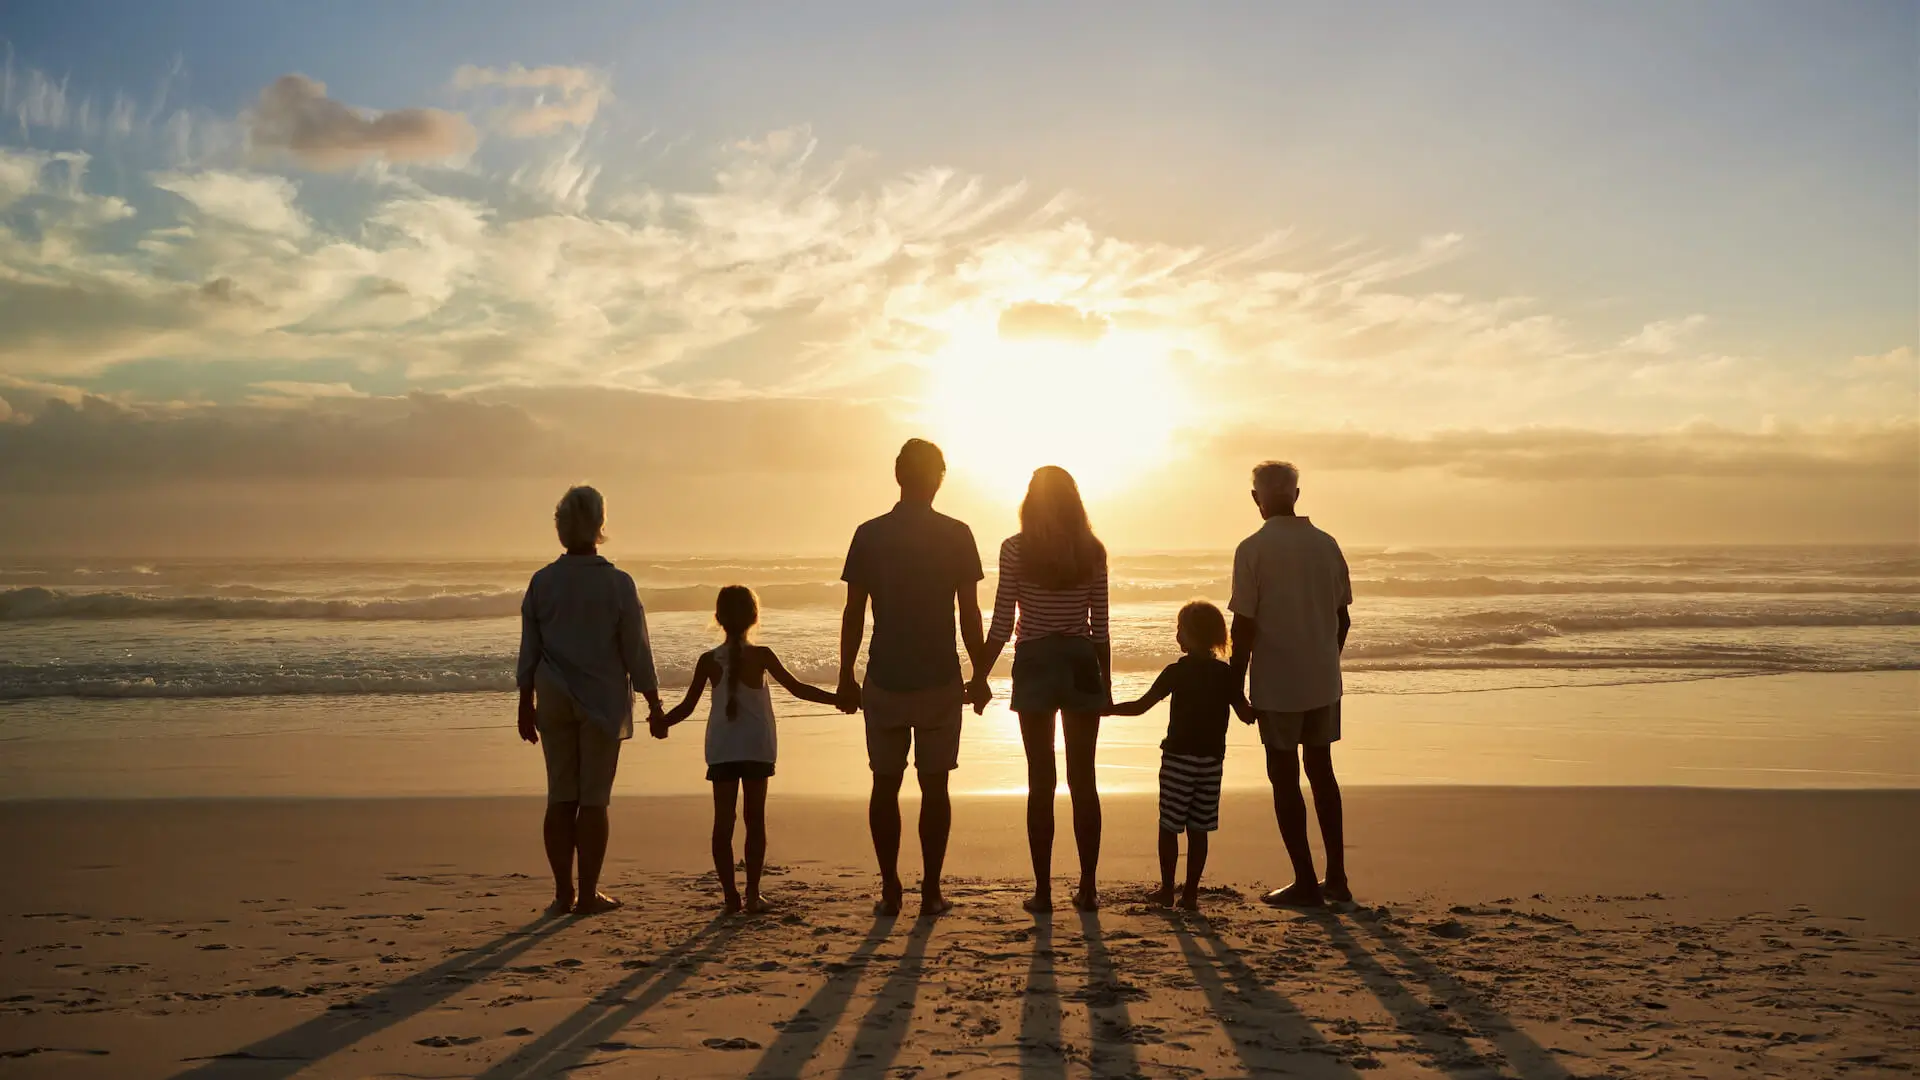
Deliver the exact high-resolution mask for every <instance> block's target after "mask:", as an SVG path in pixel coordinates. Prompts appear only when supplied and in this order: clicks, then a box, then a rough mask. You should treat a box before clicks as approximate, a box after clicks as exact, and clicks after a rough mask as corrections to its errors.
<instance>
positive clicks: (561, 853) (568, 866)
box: [540, 802, 580, 915]
mask: <svg viewBox="0 0 1920 1080" xmlns="http://www.w3.org/2000/svg"><path fill="white" fill-rule="evenodd" d="M579 812H580V804H579V803H577V802H557V803H548V804H547V818H546V821H545V822H544V823H542V825H541V828H540V836H541V839H542V840H544V841H545V842H546V846H547V865H548V866H549V867H551V868H552V870H553V906H552V907H550V908H548V909H547V914H549V915H565V914H566V913H567V912H569V911H572V910H573V900H574V896H573V842H574V836H573V834H574V817H575V815H577V814H578V813H579Z"/></svg>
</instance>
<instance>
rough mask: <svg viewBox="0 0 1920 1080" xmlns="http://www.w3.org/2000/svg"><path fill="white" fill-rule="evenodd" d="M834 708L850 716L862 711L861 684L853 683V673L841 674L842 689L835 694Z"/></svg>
mask: <svg viewBox="0 0 1920 1080" xmlns="http://www.w3.org/2000/svg"><path fill="white" fill-rule="evenodd" d="M834 698H835V701H834V707H835V708H837V709H839V710H840V711H841V712H843V713H847V714H849V715H851V714H853V713H857V712H859V711H860V684H859V683H857V682H855V681H853V673H852V672H850V671H848V672H842V673H841V674H840V688H839V690H837V691H836V692H835V694H834Z"/></svg>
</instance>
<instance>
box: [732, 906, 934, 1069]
mask: <svg viewBox="0 0 1920 1080" xmlns="http://www.w3.org/2000/svg"><path fill="white" fill-rule="evenodd" d="M898 921H899V916H897V915H879V916H875V917H874V920H873V925H872V926H871V927H868V928H867V936H866V937H864V938H862V939H861V941H860V944H859V946H858V947H857V948H855V949H854V950H853V952H852V953H851V954H850V955H848V957H847V958H846V959H845V960H841V961H837V962H835V963H833V964H830V965H828V968H827V971H828V975H827V981H826V982H825V983H824V984H822V985H821V987H820V989H818V990H816V991H814V993H813V996H812V997H810V998H808V999H807V1003H806V1004H805V1005H802V1006H800V1009H799V1011H798V1012H795V1013H794V1014H793V1015H792V1016H791V1017H788V1018H787V1019H786V1020H783V1021H781V1022H780V1023H779V1024H776V1025H774V1026H775V1027H777V1028H779V1029H780V1037H779V1038H777V1039H775V1040H773V1045H772V1046H769V1047H767V1049H766V1052H765V1053H763V1054H761V1055H760V1060H759V1061H757V1062H755V1063H754V1066H753V1069H752V1070H751V1071H749V1072H748V1073H747V1076H749V1077H751V1078H753V1080H776V1078H780V1077H792V1076H798V1075H799V1074H800V1070H801V1068H803V1067H804V1066H805V1065H806V1063H807V1062H808V1061H809V1060H811V1059H812V1058H813V1056H814V1055H815V1054H817V1053H819V1052H820V1046H821V1044H822V1043H824V1042H826V1041H827V1036H829V1035H831V1034H833V1029H834V1026H835V1025H837V1024H838V1023H839V1022H840V1017H841V1016H842V1015H844V1014H845V1013H846V1011H847V1005H848V1003H850V1002H851V1001H852V1000H853V994H854V991H856V990H858V989H859V988H860V977H861V976H862V975H863V974H865V973H866V969H867V962H868V961H869V960H871V959H872V958H873V954H874V953H876V952H878V951H880V946H882V945H884V944H886V942H887V936H888V935H889V934H890V933H892V931H893V925H894V923H896V922H898Z"/></svg>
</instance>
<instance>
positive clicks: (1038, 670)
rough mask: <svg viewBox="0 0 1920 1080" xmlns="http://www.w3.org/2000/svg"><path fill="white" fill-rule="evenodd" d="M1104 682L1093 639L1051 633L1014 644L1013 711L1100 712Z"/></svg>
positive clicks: (1104, 697)
mask: <svg viewBox="0 0 1920 1080" xmlns="http://www.w3.org/2000/svg"><path fill="white" fill-rule="evenodd" d="M1106 707H1107V683H1106V679H1105V678H1103V677H1102V676H1101V674H1100V654H1099V652H1098V651H1097V650H1096V649H1095V647H1094V644H1093V639H1091V638H1085V637H1068V636H1065V635H1060V634H1050V635H1048V636H1046V637H1039V638H1033V639H1032V640H1029V641H1022V642H1019V643H1018V644H1016V645H1015V646H1014V647H1013V711H1014V712H1017V713H1052V712H1054V711H1055V710H1060V711H1064V712H1078V713H1096V714H1097V713H1099V712H1100V711H1101V710H1102V709H1104V708H1106Z"/></svg>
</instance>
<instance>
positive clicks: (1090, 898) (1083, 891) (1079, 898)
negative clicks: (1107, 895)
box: [1073, 885, 1100, 911]
mask: <svg viewBox="0 0 1920 1080" xmlns="http://www.w3.org/2000/svg"><path fill="white" fill-rule="evenodd" d="M1073 907H1074V910H1076V911H1099V910H1100V894H1099V893H1098V892H1096V891H1095V890H1094V888H1093V886H1091V885H1082V886H1080V888H1079V889H1077V890H1075V891H1074V894H1073Z"/></svg>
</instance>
